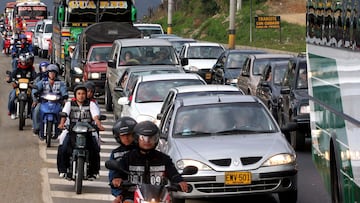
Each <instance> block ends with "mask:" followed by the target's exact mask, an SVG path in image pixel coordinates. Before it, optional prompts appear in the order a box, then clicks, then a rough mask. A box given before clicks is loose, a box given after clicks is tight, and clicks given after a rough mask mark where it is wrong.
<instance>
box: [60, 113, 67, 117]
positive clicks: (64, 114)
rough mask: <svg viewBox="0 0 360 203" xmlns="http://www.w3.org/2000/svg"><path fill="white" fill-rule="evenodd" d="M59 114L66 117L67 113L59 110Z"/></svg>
mask: <svg viewBox="0 0 360 203" xmlns="http://www.w3.org/2000/svg"><path fill="white" fill-rule="evenodd" d="M59 115H60V117H67V113H65V112H60V113H59Z"/></svg>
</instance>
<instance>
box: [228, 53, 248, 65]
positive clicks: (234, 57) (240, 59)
mask: <svg viewBox="0 0 360 203" xmlns="http://www.w3.org/2000/svg"><path fill="white" fill-rule="evenodd" d="M246 57H247V54H244V53H231V54H229V56H228V58H227V62H226V64H228V65H227V68H242V67H243V65H244V62H245V59H246Z"/></svg>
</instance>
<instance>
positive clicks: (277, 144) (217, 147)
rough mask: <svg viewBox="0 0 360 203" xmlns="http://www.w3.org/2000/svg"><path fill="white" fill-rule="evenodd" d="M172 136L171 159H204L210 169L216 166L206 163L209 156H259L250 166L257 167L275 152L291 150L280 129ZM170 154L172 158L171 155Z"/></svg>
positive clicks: (220, 157) (209, 158) (235, 157)
mask: <svg viewBox="0 0 360 203" xmlns="http://www.w3.org/2000/svg"><path fill="white" fill-rule="evenodd" d="M174 140H175V146H174V147H176V151H174V152H175V153H177V154H178V155H179V157H177V158H175V160H174V162H176V161H178V159H183V158H185V159H186V158H191V159H194V160H198V161H201V162H203V163H206V164H208V165H210V166H211V167H212V168H214V169H216V168H217V167H219V166H216V165H214V164H212V163H210V162H209V160H217V159H228V158H230V159H232V160H239V158H240V157H262V159H261V160H260V161H258V162H257V163H256V164H254V165H252V166H251V167H255V168H257V167H260V165H261V164H262V163H263V162H264V161H265V160H267V159H268V158H270V157H272V156H273V155H275V154H280V153H294V151H293V149H292V148H291V146H290V145H289V144H288V143H287V141H286V139H285V137H284V136H283V135H282V134H281V133H271V134H257V135H254V134H250V135H246V134H241V135H231V136H210V137H209V136H207V137H198V138H194V137H192V138H177V139H174ZM212 149H213V150H212ZM172 158H173V159H174V157H172ZM247 167H250V166H247Z"/></svg>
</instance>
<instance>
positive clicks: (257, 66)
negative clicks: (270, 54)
mask: <svg viewBox="0 0 360 203" xmlns="http://www.w3.org/2000/svg"><path fill="white" fill-rule="evenodd" d="M287 60H288V59H286V58H271V59H268V58H265V59H255V61H254V68H253V72H252V73H253V75H261V74H262V73H263V72H264V68H265V66H266V65H267V64H269V63H270V61H287Z"/></svg>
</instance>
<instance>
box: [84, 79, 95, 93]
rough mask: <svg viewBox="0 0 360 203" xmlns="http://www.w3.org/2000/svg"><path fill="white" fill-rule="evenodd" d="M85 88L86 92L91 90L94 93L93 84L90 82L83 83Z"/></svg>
mask: <svg viewBox="0 0 360 203" xmlns="http://www.w3.org/2000/svg"><path fill="white" fill-rule="evenodd" d="M85 87H86V88H87V89H88V90H92V91H93V92H95V83H94V82H92V81H86V82H85Z"/></svg>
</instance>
